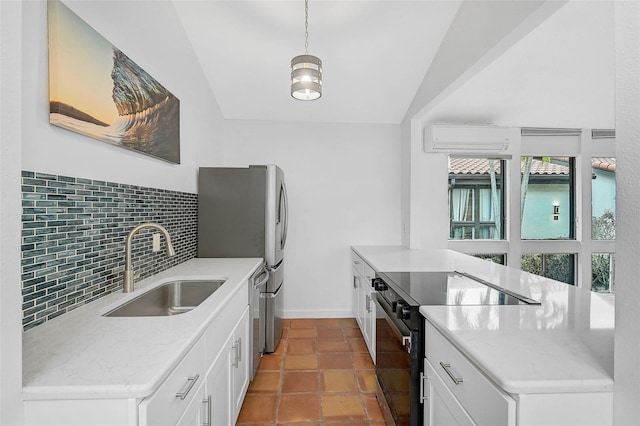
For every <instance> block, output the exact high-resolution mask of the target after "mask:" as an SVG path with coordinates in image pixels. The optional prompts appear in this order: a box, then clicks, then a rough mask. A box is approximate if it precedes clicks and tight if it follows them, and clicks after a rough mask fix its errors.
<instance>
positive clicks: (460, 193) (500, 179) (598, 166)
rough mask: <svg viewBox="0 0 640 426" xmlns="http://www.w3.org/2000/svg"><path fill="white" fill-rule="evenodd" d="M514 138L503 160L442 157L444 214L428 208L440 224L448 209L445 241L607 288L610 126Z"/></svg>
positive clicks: (612, 220)
mask: <svg viewBox="0 0 640 426" xmlns="http://www.w3.org/2000/svg"><path fill="white" fill-rule="evenodd" d="M587 132H588V133H587ZM589 136H590V137H589ZM513 140H514V141H519V143H516V144H513V145H512V146H511V147H510V148H509V149H510V151H509V152H505V153H504V158H505V159H490V158H489V157H488V155H487V154H485V156H484V158H477V156H476V155H475V154H473V153H470V154H469V155H467V157H466V158H460V157H459V156H460V153H457V154H456V155H455V156H453V155H452V156H449V157H448V161H449V163H448V188H447V190H448V197H449V204H448V206H447V207H448V211H445V210H444V209H443V208H442V209H441V208H439V207H436V206H430V207H433V208H434V209H436V210H437V212H436V213H435V214H434V215H433V219H434V220H435V221H438V223H442V220H443V219H444V217H443V216H444V215H445V214H448V219H449V229H448V239H449V240H448V245H447V246H448V247H449V248H451V249H453V250H457V251H460V252H463V253H470V254H471V253H472V254H473V255H474V256H477V257H480V258H483V259H486V260H490V261H494V262H498V263H503V264H506V265H508V266H511V267H514V268H520V269H522V270H525V271H528V272H531V273H534V274H539V275H542V276H546V277H549V278H553V279H555V280H558V281H562V282H566V283H569V284H573V285H578V286H582V287H585V288H592V289H593V290H594V291H599V292H613V290H614V288H615V275H614V264H615V262H614V260H615V259H614V258H615V251H616V247H615V224H616V204H615V197H616V183H615V171H616V161H615V160H616V159H615V131H613V130H606V129H604V130H602V129H600V130H586V131H585V129H557V128H520V138H519V140H518V138H517V137H514V138H513ZM478 155H482V154H480V153H478ZM437 173H442V169H441V168H439V167H438V168H437ZM438 179H440V177H438ZM438 182H443V181H442V180H438ZM443 183H444V182H443ZM444 190H445V188H438V189H437V190H436V191H435V194H436V195H437V197H438V199H440V197H442V196H443V195H444V194H443V191H444ZM434 223H435V222H434ZM441 232H442V231H438V233H437V235H442V234H441ZM434 234H436V233H435V232H434ZM442 237H444V235H442Z"/></svg>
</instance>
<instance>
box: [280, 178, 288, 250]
mask: <svg viewBox="0 0 640 426" xmlns="http://www.w3.org/2000/svg"><path fill="white" fill-rule="evenodd" d="M282 196H283V198H284V225H283V226H282V228H283V230H282V240H281V242H280V244H281V245H280V247H281V249H284V245H285V244H286V242H287V231H288V230H289V198H288V197H287V187H286V185H285V184H284V181H283V182H282Z"/></svg>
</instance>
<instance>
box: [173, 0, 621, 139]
mask: <svg viewBox="0 0 640 426" xmlns="http://www.w3.org/2000/svg"><path fill="white" fill-rule="evenodd" d="M173 4H174V6H175V9H176V11H177V15H178V17H179V19H180V21H181V22H182V25H183V27H184V30H185V33H186V35H187V37H188V38H189V40H190V42H191V44H192V46H193V49H194V52H195V55H196V57H197V58H198V61H199V62H200V64H201V67H202V71H203V73H204V75H205V77H206V78H207V79H208V81H209V84H210V86H211V89H212V92H213V94H214V96H215V98H216V100H217V102H218V105H219V106H220V109H221V111H222V114H223V116H224V118H226V119H249V120H269V121H287V122H325V123H400V122H402V120H403V119H404V118H405V116H406V115H407V114H409V115H410V116H416V114H418V115H420V116H422V117H423V119H424V120H426V121H430V122H460V121H462V122H476V123H484V122H493V123H507V124H509V125H513V124H520V123H521V122H522V124H523V125H528V126H533V125H538V126H547V127H552V126H557V127H567V125H571V126H575V127H593V126H601V127H607V128H609V127H612V121H613V119H612V117H613V112H612V111H613V107H612V104H613V92H614V90H613V79H614V68H613V57H612V54H613V6H612V4H613V2H610V1H604V2H583V1H570V2H567V1H565V0H546V1H545V0H518V1H514V0H506V1H503V0H486V1H481V0H465V1H461V0H413V1H406V0H365V1H356V0H338V1H335V0H333V1H332V0H310V1H309V53H310V54H313V55H316V56H318V57H320V58H321V59H322V61H323V95H322V98H320V99H319V100H317V101H298V100H295V99H293V98H292V97H291V96H290V87H289V86H290V69H289V67H290V61H291V58H292V57H294V56H297V55H299V54H303V53H304V0H283V1H273V0H254V1H245V0H232V1H229V0H226V1H223V0H173ZM567 4H568V6H567ZM534 29H535V31H534ZM523 83H524V84H523ZM414 100H415V101H414ZM412 102H413V104H412ZM541 105H543V106H544V107H541ZM420 108H422V110H419V109H420Z"/></svg>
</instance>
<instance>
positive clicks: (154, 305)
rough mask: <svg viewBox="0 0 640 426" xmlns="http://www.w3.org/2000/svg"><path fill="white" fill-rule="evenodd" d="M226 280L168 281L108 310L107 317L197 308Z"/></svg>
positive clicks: (185, 310) (184, 310)
mask: <svg viewBox="0 0 640 426" xmlns="http://www.w3.org/2000/svg"><path fill="white" fill-rule="evenodd" d="M224 282H225V280H180V281H170V282H168V283H164V284H162V285H160V286H158V287H156V288H154V289H153V290H149V291H147V292H146V293H143V294H141V295H140V296H138V297H136V298H135V299H132V300H130V301H128V302H127V303H125V304H123V305H120V306H118V307H117V308H115V309H113V310H111V311H109V312H107V313H106V314H104V315H103V316H105V317H164V316H169V315H178V314H182V313H185V312H189V311H190V310H192V309H194V308H196V307H197V306H198V305H200V304H201V303H202V302H204V300H205V299H206V298H207V297H209V296H211V295H212V294H213V292H215V291H216V290H217V289H219V288H220V286H222V284H224Z"/></svg>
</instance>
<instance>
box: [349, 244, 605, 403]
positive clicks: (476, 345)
mask: <svg viewBox="0 0 640 426" xmlns="http://www.w3.org/2000/svg"><path fill="white" fill-rule="evenodd" d="M352 248H353V250H354V251H355V252H356V253H357V254H359V255H360V256H361V257H362V258H363V260H365V261H366V262H367V263H369V265H370V266H371V267H372V268H373V269H375V270H376V271H380V272H400V271H454V270H455V271H460V272H467V273H469V274H472V275H475V276H477V277H478V278H482V279H484V280H486V281H489V282H492V283H495V284H497V285H499V286H501V287H503V288H505V289H508V290H511V291H514V292H516V293H519V294H521V295H523V296H527V297H530V298H532V299H534V300H537V301H539V302H541V305H540V306H526V305H512V306H422V307H421V308H420V312H421V313H422V314H423V315H424V316H425V318H427V321H429V322H430V323H431V324H433V325H434V326H435V327H436V328H437V329H438V330H439V331H440V332H441V333H442V334H443V335H444V336H445V337H446V338H447V339H448V340H449V341H450V342H451V343H453V344H454V345H455V346H456V347H457V348H458V349H459V350H460V351H462V352H463V353H464V354H465V355H466V356H467V358H469V359H470V360H471V361H472V362H473V363H474V364H475V365H476V366H477V367H478V368H479V369H481V370H482V371H483V372H484V373H485V374H486V375H487V376H488V377H490V378H491V379H492V380H493V381H494V382H495V383H496V384H497V385H498V386H500V387H501V388H502V389H504V390H505V391H507V392H510V393H515V394H522V393H556V392H557V393H562V392H611V391H613V336H614V299H613V296H610V295H602V294H597V293H593V292H591V291H590V290H587V289H583V288H577V287H574V286H571V285H567V284H564V283H560V282H557V281H553V280H549V279H546V278H543V277H539V276H537V275H533V274H529V273H527V272H522V271H519V270H517V269H513V268H508V267H505V266H502V265H497V264H494V263H491V262H488V261H485V260H481V259H478V258H474V257H471V256H467V255H464V254H461V253H458V252H455V251H452V250H409V249H406V248H403V247H399V246H354V247H352Z"/></svg>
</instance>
